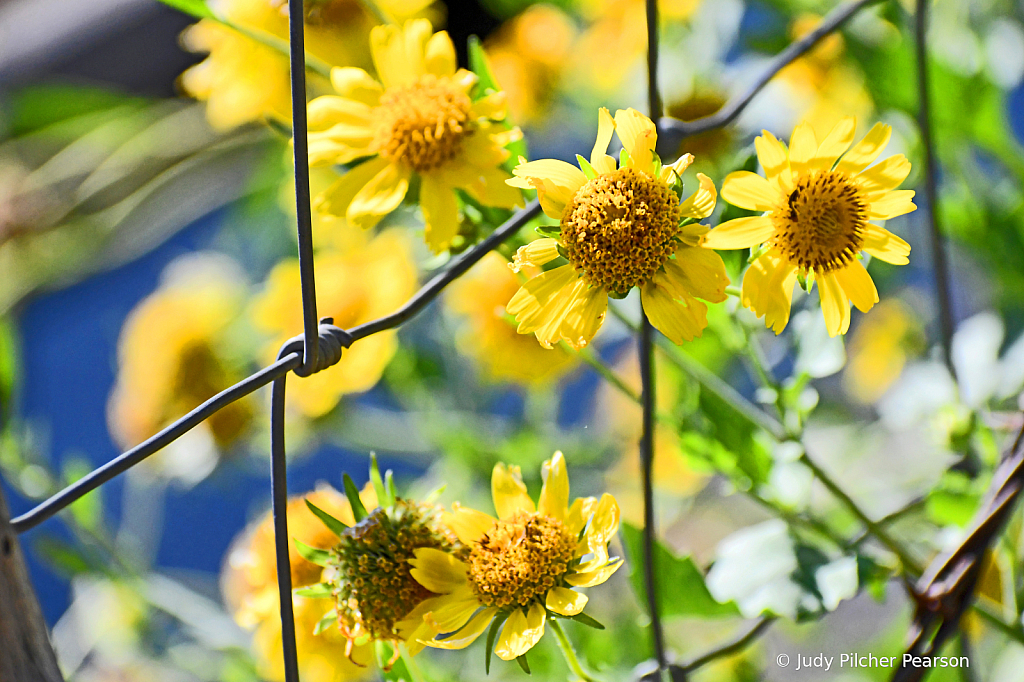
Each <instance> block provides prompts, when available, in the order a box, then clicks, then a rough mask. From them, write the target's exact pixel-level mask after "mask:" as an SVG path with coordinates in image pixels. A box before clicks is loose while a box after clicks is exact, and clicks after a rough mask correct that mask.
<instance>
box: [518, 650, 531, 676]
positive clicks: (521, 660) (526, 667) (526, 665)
mask: <svg viewBox="0 0 1024 682" xmlns="http://www.w3.org/2000/svg"><path fill="white" fill-rule="evenodd" d="M516 663H518V664H519V667H520V668H522V669H523V672H524V673H526V674H527V675H529V674H530V662H529V661H527V660H526V654H523V655H522V656H517V657H516Z"/></svg>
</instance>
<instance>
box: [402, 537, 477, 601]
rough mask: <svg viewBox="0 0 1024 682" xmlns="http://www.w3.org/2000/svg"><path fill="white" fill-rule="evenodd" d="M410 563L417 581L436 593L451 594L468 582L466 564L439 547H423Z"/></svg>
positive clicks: (412, 573)
mask: <svg viewBox="0 0 1024 682" xmlns="http://www.w3.org/2000/svg"><path fill="white" fill-rule="evenodd" d="M409 564H410V565H411V566H412V569H411V570H410V571H409V573H410V575H412V577H413V578H414V579H415V580H416V582H418V583H419V584H420V585H423V587H425V588H427V589H428V590H430V591H431V592H433V593H435V594H451V593H452V592H454V591H455V590H456V589H458V588H459V587H462V586H464V585H465V584H466V565H465V564H464V563H462V562H461V561H459V560H458V559H456V558H455V557H454V556H452V555H451V554H448V553H447V552H442V551H441V550H439V549H433V548H431V547H421V548H420V549H417V550H416V556H415V557H414V558H412V559H409Z"/></svg>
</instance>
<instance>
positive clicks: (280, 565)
mask: <svg viewBox="0 0 1024 682" xmlns="http://www.w3.org/2000/svg"><path fill="white" fill-rule="evenodd" d="M307 347H308V346H307ZM287 376H288V375H285V376H283V377H281V378H280V379H276V380H275V381H274V385H273V388H272V389H271V391H272V393H271V402H270V488H271V495H272V499H273V505H274V549H275V551H276V558H277V591H278V597H279V598H280V604H281V645H282V646H281V648H282V655H283V656H284V679H285V682H299V662H298V652H297V651H296V647H295V614H294V612H293V611H292V566H291V559H290V557H289V554H288V463H287V458H286V456H285V449H284V390H285V381H286V379H287Z"/></svg>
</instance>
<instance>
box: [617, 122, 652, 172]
mask: <svg viewBox="0 0 1024 682" xmlns="http://www.w3.org/2000/svg"><path fill="white" fill-rule="evenodd" d="M615 131H616V132H617V133H618V135H619V140H621V141H622V147H623V148H624V149H625V150H626V151H627V152H628V153H629V161H628V165H629V167H630V168H636V169H637V170H642V171H647V172H650V170H651V168H652V165H653V163H654V155H653V152H654V146H655V144H656V143H657V141H658V130H657V128H655V127H654V122H653V121H652V120H651V119H649V118H647V117H646V116H644V115H643V114H641V113H640V112H639V111H637V110H636V109H619V110H618V111H616V112H615Z"/></svg>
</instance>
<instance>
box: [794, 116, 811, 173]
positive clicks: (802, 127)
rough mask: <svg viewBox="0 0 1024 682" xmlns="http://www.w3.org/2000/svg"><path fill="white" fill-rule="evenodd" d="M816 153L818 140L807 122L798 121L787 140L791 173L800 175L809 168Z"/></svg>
mask: <svg viewBox="0 0 1024 682" xmlns="http://www.w3.org/2000/svg"><path fill="white" fill-rule="evenodd" d="M817 153H818V141H817V140H816V139H814V130H813V129H812V128H811V126H810V124H808V123H800V124H799V125H797V127H796V128H795V129H794V130H793V136H792V137H791V138H790V140H789V167H790V169H792V171H793V175H796V176H800V175H803V174H804V173H806V172H807V171H808V170H810V167H811V162H812V161H813V160H814V157H815V155H816V154H817Z"/></svg>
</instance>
